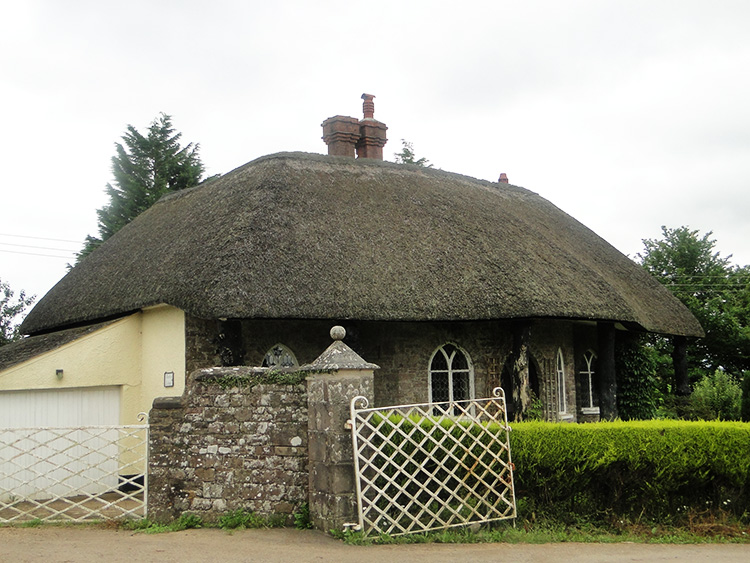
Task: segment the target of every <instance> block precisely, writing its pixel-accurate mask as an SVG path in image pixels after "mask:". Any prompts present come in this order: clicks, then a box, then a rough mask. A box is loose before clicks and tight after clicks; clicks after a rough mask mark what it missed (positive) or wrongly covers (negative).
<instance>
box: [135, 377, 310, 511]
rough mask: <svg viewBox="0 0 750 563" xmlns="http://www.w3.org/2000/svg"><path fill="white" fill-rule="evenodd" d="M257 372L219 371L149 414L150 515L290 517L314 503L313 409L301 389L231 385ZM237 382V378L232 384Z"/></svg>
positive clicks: (156, 405) (161, 401)
mask: <svg viewBox="0 0 750 563" xmlns="http://www.w3.org/2000/svg"><path fill="white" fill-rule="evenodd" d="M253 372H257V370H255V369H254V368H212V369H206V370H201V371H198V372H194V373H193V374H191V375H190V377H189V378H188V385H187V387H186V390H185V394H184V395H183V397H181V398H180V397H173V398H163V399H157V400H156V401H154V406H153V408H152V410H151V413H150V425H151V437H150V457H149V482H148V495H149V496H148V504H149V517H150V518H152V519H155V520H159V521H165V520H170V519H172V518H176V517H178V516H179V515H180V514H182V513H184V512H190V513H193V514H198V515H200V516H201V517H203V518H204V519H205V520H206V521H216V520H217V519H218V518H219V517H220V516H221V515H222V514H223V513H225V512H227V511H233V510H238V509H247V510H251V511H254V512H256V513H258V514H263V515H271V514H282V515H286V516H287V518H288V520H290V521H291V519H292V517H291V515H292V514H293V512H294V511H295V509H296V508H297V507H298V506H299V505H301V504H302V503H305V502H307V500H308V480H309V472H308V451H307V442H308V437H307V436H308V409H307V390H306V386H305V384H304V382H303V383H302V384H299V385H276V384H258V385H255V386H253V387H250V386H247V385H244V384H243V385H237V384H232V381H233V380H234V381H235V382H236V381H238V379H236V378H238V377H239V380H242V379H243V378H245V377H246V376H248V375H249V374H252V373H253ZM233 378H234V379H233Z"/></svg>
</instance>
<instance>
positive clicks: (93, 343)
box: [0, 305, 185, 424]
mask: <svg viewBox="0 0 750 563" xmlns="http://www.w3.org/2000/svg"><path fill="white" fill-rule="evenodd" d="M58 369H62V370H63V377H62V379H58V378H57V376H56V370H58ZM165 371H173V372H174V387H164V372H165ZM110 385H117V386H119V387H120V389H121V395H120V405H121V406H120V424H136V423H138V419H137V416H138V413H139V412H148V411H149V410H150V409H151V404H152V402H153V400H154V398H156V397H162V396H172V395H181V394H182V391H183V390H184V388H185V317H184V313H183V312H182V311H181V310H179V309H175V308H174V307H170V306H167V305H160V306H157V307H151V308H149V309H146V310H144V311H143V312H140V313H135V314H133V315H130V316H128V317H125V318H123V319H120V320H118V321H116V322H114V323H112V324H110V325H107V326H105V327H103V328H102V329H100V330H97V331H96V332H93V333H91V334H88V335H86V336H83V337H81V338H79V339H77V340H74V341H73V342H69V343H68V344H65V345H63V346H60V347H59V348H57V349H55V350H52V351H49V352H46V353H44V354H40V355H38V356H36V357H34V358H32V359H30V360H27V361H25V362H23V363H20V364H18V365H15V366H12V367H10V368H8V369H6V370H3V371H0V392H2V391H18V390H34V389H65V388H81V387H101V386H110Z"/></svg>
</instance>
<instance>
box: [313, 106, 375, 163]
mask: <svg viewBox="0 0 750 563" xmlns="http://www.w3.org/2000/svg"><path fill="white" fill-rule="evenodd" d="M374 98H375V96H373V95H372V94H362V99H363V100H364V102H363V103H362V111H363V114H364V117H363V119H361V120H360V121H357V119H356V118H354V117H346V116H344V115H336V116H334V117H329V118H328V119H326V120H325V121H324V122H323V123H322V127H323V141H325V143H326V145H328V154H329V155H330V156H349V157H354V155H355V151H356V155H357V157H358V158H374V159H377V160H383V147H384V146H385V144H386V143H387V142H388V139H386V136H385V132H386V131H387V130H388V127H386V126H385V123H381V122H380V121H377V120H376V119H375V118H374V115H375V102H373V99H374Z"/></svg>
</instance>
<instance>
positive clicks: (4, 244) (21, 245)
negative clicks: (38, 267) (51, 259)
mask: <svg viewBox="0 0 750 563" xmlns="http://www.w3.org/2000/svg"><path fill="white" fill-rule="evenodd" d="M0 244H2V245H3V246H17V247H19V248H35V249H37V250H57V251H59V252H78V251H77V250H75V249H74V248H55V247H53V246H34V245H31V244H16V243H13V242H0Z"/></svg>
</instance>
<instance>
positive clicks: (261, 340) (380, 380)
mask: <svg viewBox="0 0 750 563" xmlns="http://www.w3.org/2000/svg"><path fill="white" fill-rule="evenodd" d="M202 323H203V324H202ZM188 324H189V326H190V327H192V330H193V334H192V335H191V336H190V339H191V341H190V343H189V344H191V345H194V347H195V351H190V350H189V351H188V356H189V357H190V358H192V360H191V362H192V363H191V364H190V365H191V366H194V367H196V368H197V367H206V366H208V365H216V364H212V363H210V360H211V359H212V358H221V353H220V350H219V348H220V347H221V346H222V345H223V343H224V342H226V340H227V338H226V337H224V338H222V334H224V333H225V332H227V331H226V329H224V332H222V329H221V327H220V326H219V324H220V323H214V324H213V325H205V323H204V322H203V321H200V320H194V321H192V323H188ZM331 324H332V322H331V321H326V320H320V321H312V320H308V321H304V320H302V321H301V320H243V321H241V322H238V325H237V326H234V327H233V328H232V330H233V331H235V330H236V331H238V332H239V334H234V337H233V338H235V339H238V342H239V344H236V347H239V348H240V349H241V351H240V352H239V353H236V354H235V356H237V355H239V354H240V353H241V356H242V358H243V362H244V364H245V365H261V363H262V362H263V358H264V356H265V354H266V352H268V351H269V350H270V349H271V348H272V347H273V346H275V345H276V344H283V345H284V346H286V347H288V348H289V349H290V350H292V351H293V352H294V354H295V356H296V358H297V361H298V362H299V364H300V365H301V364H305V363H309V362H311V361H313V360H314V359H315V358H316V357H317V355H318V354H319V353H320V350H321V349H323V348H324V347H325V346H326V344H327V342H329V339H328V331H329V329H330V326H331ZM341 324H342V325H343V326H344V327H345V328H346V333H347V336H346V339H345V341H346V344H347V345H349V346H350V347H351V348H352V349H353V350H354V351H355V352H357V353H358V354H359V355H360V356H362V357H363V358H367V360H368V361H371V362H373V363H376V364H378V365H379V366H380V369H379V370H378V372H377V375H376V377H375V405H381V406H382V405H393V404H407V403H421V402H426V401H428V400H429V396H428V367H429V362H430V359H431V358H432V355H433V354H434V353H435V351H436V350H437V349H438V348H439V347H440V346H442V345H444V344H446V343H453V344H455V345H457V346H459V347H460V348H462V349H463V350H464V351H465V352H466V353H468V355H469V357H470V358H471V361H472V364H473V368H474V380H475V394H476V396H478V397H480V396H488V395H490V394H491V393H492V389H493V388H494V387H496V386H498V385H500V383H501V373H502V370H503V366H504V365H505V363H506V362H507V361H508V358H509V356H510V354H511V349H512V344H513V333H512V325H511V323H510V322H503V321H474V322H458V321H456V322H374V321H349V322H342V323H341ZM204 325H205V326H204ZM201 331H203V336H202V337H201ZM229 340H231V338H230V339H229ZM592 347H593V348H595V347H596V327H595V326H593V325H592V326H588V325H583V324H581V323H572V322H569V321H555V320H536V321H533V322H532V325H531V336H530V346H529V350H530V353H531V355H532V361H533V362H534V363H535V366H536V367H537V371H538V377H539V386H540V396H541V395H545V394H546V395H547V396H548V397H552V396H553V393H551V387H550V386H552V385H555V378H554V376H555V373H554V368H555V359H556V354H557V349H558V348H560V349H561V350H562V351H563V358H564V361H565V373H566V379H567V385H566V398H567V402H568V405H570V406H569V409H568V410H569V414H570V415H572V417H573V418H572V420H575V419H577V418H578V417H579V416H580V413H579V410H580V409H578V408H577V404H578V394H577V388H578V382H577V379H576V376H577V373H578V369H579V367H578V362H579V360H580V356H581V354H582V353H583V351H585V350H586V349H588V348H592ZM206 362H209V363H206ZM543 391H546V393H543ZM553 410H554V411H555V412H552V411H550V412H549V413H548V414H549V415H550V418H552V419H556V418H557V414H558V413H557V412H556V409H553Z"/></svg>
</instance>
